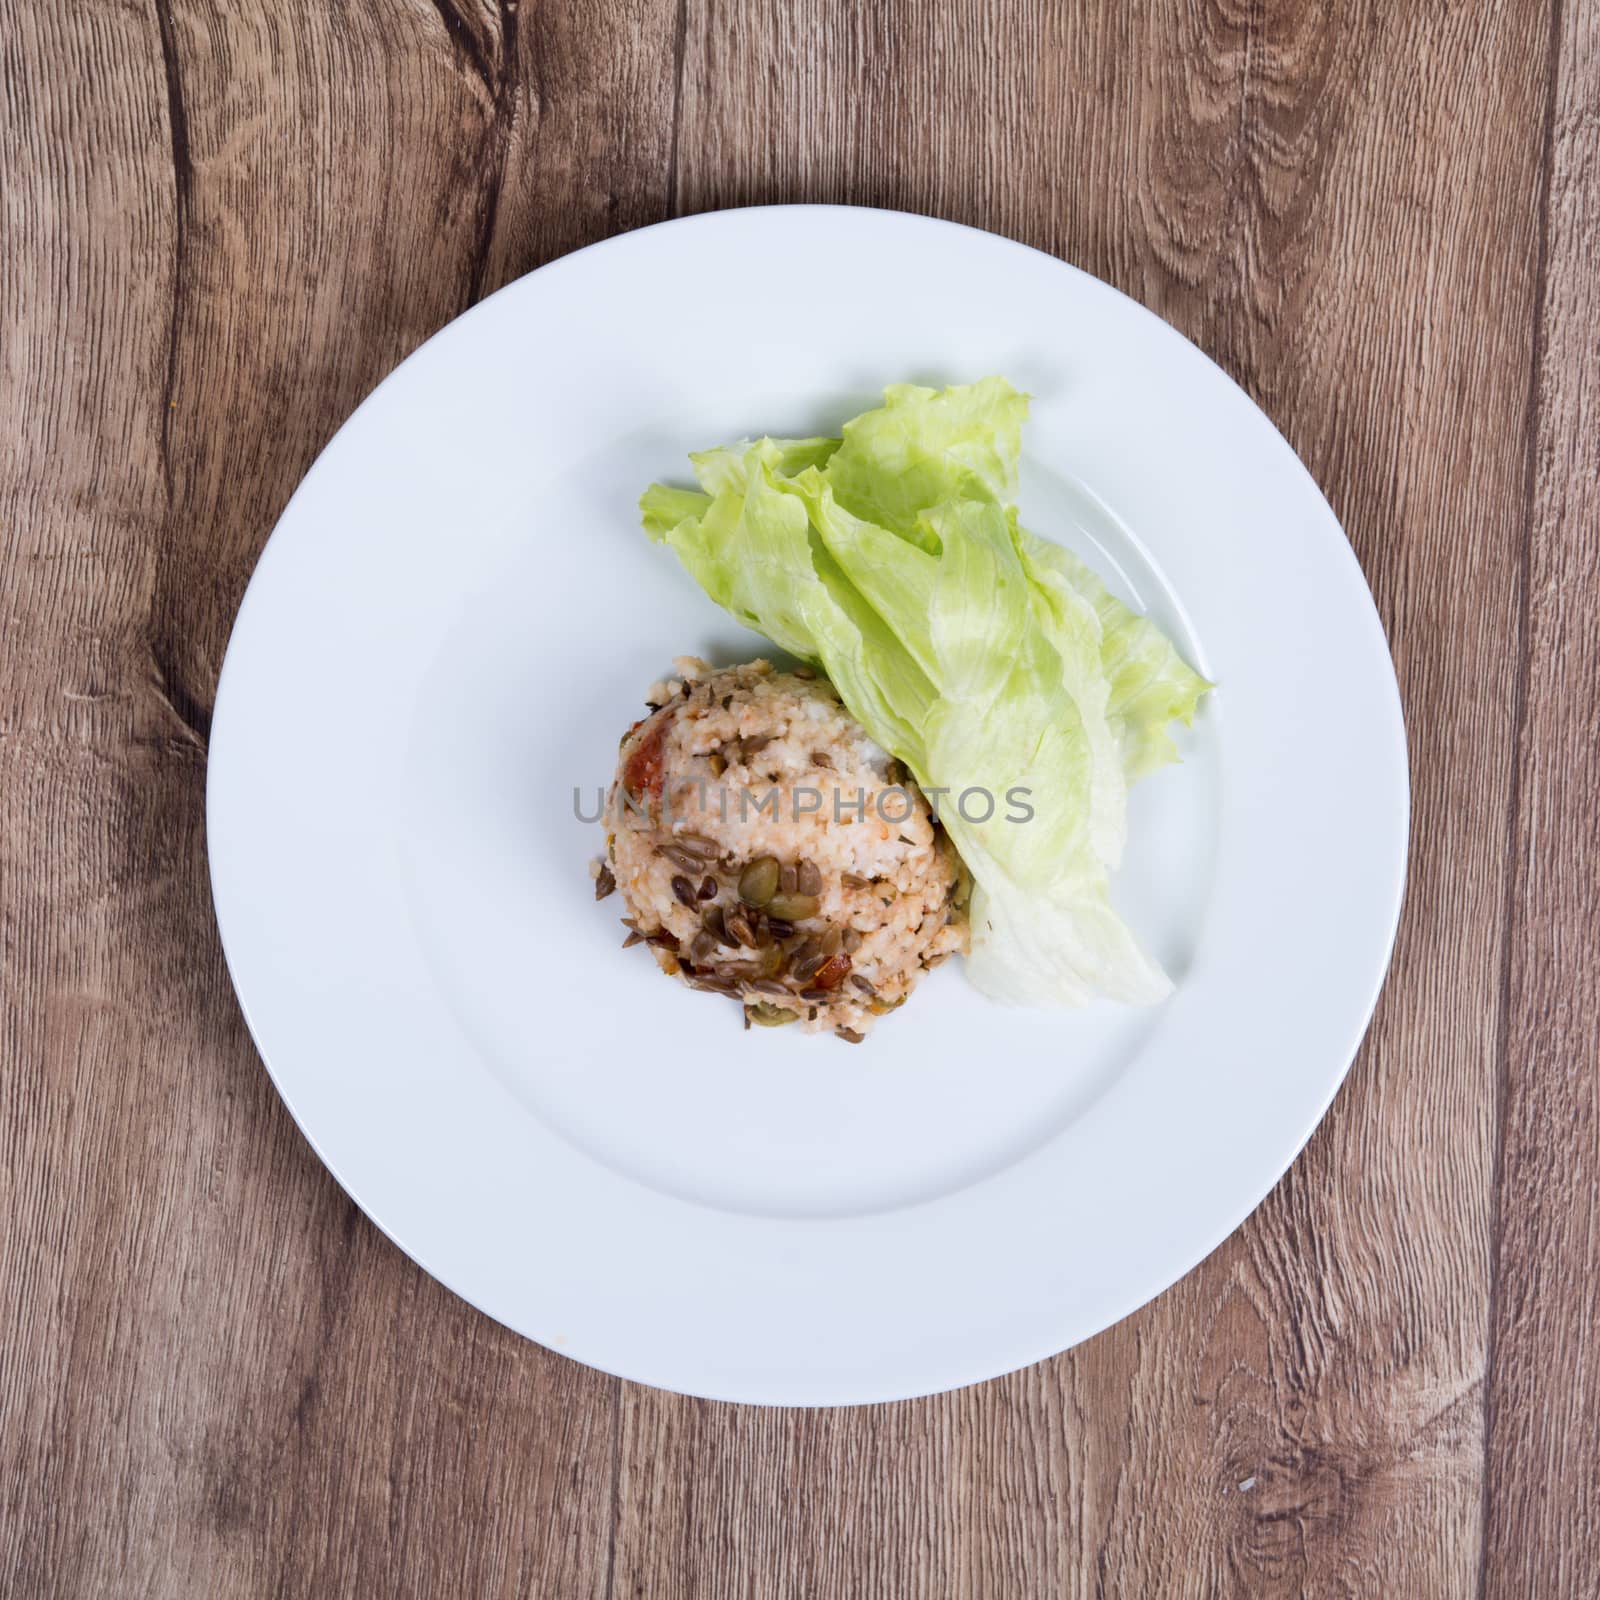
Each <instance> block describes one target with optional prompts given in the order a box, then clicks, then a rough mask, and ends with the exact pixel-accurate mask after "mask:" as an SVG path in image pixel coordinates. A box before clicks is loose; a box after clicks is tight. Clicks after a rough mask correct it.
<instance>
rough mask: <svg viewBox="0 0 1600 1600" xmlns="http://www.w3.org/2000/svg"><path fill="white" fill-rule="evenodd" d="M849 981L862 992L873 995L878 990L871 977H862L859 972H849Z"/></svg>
mask: <svg viewBox="0 0 1600 1600" xmlns="http://www.w3.org/2000/svg"><path fill="white" fill-rule="evenodd" d="M850 982H851V983H852V984H854V985H855V987H856V988H858V989H859V990H860V991H861V992H862V994H865V995H875V994H876V993H877V992H878V986H877V984H875V983H874V982H873V981H872V979H871V978H864V977H862V975H861V974H860V973H859V972H852V973H851V974H850Z"/></svg>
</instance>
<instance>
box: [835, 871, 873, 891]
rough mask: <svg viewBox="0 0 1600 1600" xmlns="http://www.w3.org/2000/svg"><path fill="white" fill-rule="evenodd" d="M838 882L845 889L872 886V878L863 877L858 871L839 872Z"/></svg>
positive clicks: (868, 887)
mask: <svg viewBox="0 0 1600 1600" xmlns="http://www.w3.org/2000/svg"><path fill="white" fill-rule="evenodd" d="M839 882H840V883H842V884H843V885H844V886H845V888H847V889H870V888H871V887H872V880H871V879H870V878H863V877H862V876H861V874H860V873H859V872H841V873H840V874H839Z"/></svg>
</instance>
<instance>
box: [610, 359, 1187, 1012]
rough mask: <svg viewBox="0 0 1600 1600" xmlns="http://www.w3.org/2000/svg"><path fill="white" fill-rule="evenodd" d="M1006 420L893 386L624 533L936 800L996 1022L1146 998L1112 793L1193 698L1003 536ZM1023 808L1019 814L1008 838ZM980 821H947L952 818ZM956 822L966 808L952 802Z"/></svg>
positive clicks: (1151, 756)
mask: <svg viewBox="0 0 1600 1600" xmlns="http://www.w3.org/2000/svg"><path fill="white" fill-rule="evenodd" d="M1027 410H1028V399H1027V396H1026V395H1023V394H1020V393H1019V392H1018V391H1017V390H1015V389H1013V388H1012V387H1011V385H1010V384H1009V383H1007V382H1006V381H1005V380H1004V379H1002V378H986V379H983V380H982V381H981V382H978V383H974V384H970V385H964V386H958V387H952V388H949V389H945V390H943V391H938V390H933V389H925V388H918V387H915V386H912V385H897V386H895V387H893V388H890V389H888V390H887V391H885V396H884V404H883V406H881V407H880V408H879V409H877V410H875V411H869V412H866V413H864V414H863V415H862V416H859V417H857V418H855V419H854V420H853V421H851V422H848V423H846V424H845V426H844V428H843V430H842V433H843V436H842V438H839V439H758V440H756V441H755V442H753V443H747V444H741V445H736V446H729V447H724V448H721V449H715V450H707V451H703V452H701V453H699V454H697V455H694V456H693V457H691V460H692V462H693V465H694V471H695V477H696V479H697V480H698V482H699V484H700V490H699V491H698V492H697V491H694V490H686V489H672V488H667V487H665V486H663V485H661V484H655V485H653V486H652V487H651V488H649V489H648V490H646V491H645V494H644V496H643V498H642V499H641V501H640V509H641V511H642V512H643V516H644V526H645V530H646V532H647V533H648V534H649V535H650V537H651V538H652V539H655V540H657V541H659V542H662V543H665V544H667V545H669V546H671V548H672V549H673V550H674V551H675V552H676V553H677V556H678V558H679V560H680V561H682V563H683V565H684V567H685V568H686V569H687V570H688V572H689V573H690V574H691V576H692V577H693V578H694V579H695V581H696V582H697V583H699V585H700V586H701V587H702V588H703V589H704V590H705V591H706V593H707V594H708V595H709V596H710V597H711V598H712V599H713V600H715V601H716V602H717V604H718V605H720V606H722V607H723V608H724V609H725V610H727V611H729V612H730V613H731V614H732V615H734V616H735V617H737V618H738V619H739V620H740V621H741V622H743V623H745V624H747V625H748V626H749V627H751V628H754V629H755V630H756V631H757V632H759V633H762V634H765V635H766V637H767V638H769V639H771V640H772V641H773V643H774V644H776V645H778V646H779V647H780V648H781V649H784V650H786V651H789V652H790V653H791V654H793V655H796V656H799V657H801V658H802V659H804V660H806V661H810V662H813V663H814V664H815V665H816V666H818V667H819V668H820V669H821V670H822V671H824V672H826V673H827V675H828V677H829V678H830V679H831V680H832V681H833V683H834V686H835V687H836V688H837V689H838V691H839V694H840V696H841V698H842V699H843V700H844V703H845V704H846V705H847V706H848V707H849V709H850V711H851V712H852V714H853V715H854V716H855V717H856V718H857V720H858V721H859V722H860V723H861V724H862V726H863V727H865V728H866V730H867V731H868V732H869V733H870V734H871V735H872V737H873V738H874V739H876V740H877V742H878V743H879V744H880V745H882V746H883V748H884V749H886V750H887V751H889V752H890V753H891V754H892V755H894V756H897V757H898V758H899V759H900V760H901V761H903V762H904V763H905V765H906V766H907V767H908V768H909V769H910V770H911V772H912V773H914V774H915V776H916V778H917V781H918V783H919V784H921V785H922V787H923V788H924V790H926V791H928V792H929V794H930V795H932V796H935V797H938V796H941V795H942V796H946V797H949V798H946V799H944V800H943V802H942V803H940V802H938V801H937V798H936V804H937V805H938V810H939V815H940V818H941V820H942V821H943V823H944V825H945V827H946V828H947V829H948V831H949V833H950V835H951V837H952V839H953V840H954V841H955V844H956V847H957V849H959V850H960V852H961V856H962V859H963V860H964V861H965V862H966V864H967V867H968V869H969V870H970V871H971V873H972V876H973V880H974V893H973V900H972V950H971V955H970V957H969V960H968V973H969V976H970V977H971V978H972V980H973V982H974V983H976V984H977V985H978V987H979V988H980V989H982V990H984V991H985V992H986V993H987V994H989V995H991V996H993V997H994V998H996V999H999V1000H1002V1001H1006V1002H1009V1003H1012V1004H1017V1005H1072V1004H1081V1003H1083V1002H1085V1001H1087V1000H1088V999H1090V998H1092V997H1093V996H1095V995H1097V994H1103V995H1107V996H1109V997H1111V998H1113V999H1117V1000H1122V1001H1127V1002H1131V1003H1143V1002H1149V1001H1153V1000H1158V999H1160V998H1161V997H1162V996H1163V995H1164V994H1166V993H1167V992H1168V990H1169V988H1170V983H1169V982H1168V980H1167V977H1166V975H1165V974H1164V973H1163V972H1162V971H1161V968H1160V967H1159V966H1158V965H1157V963H1156V962H1155V961H1153V960H1152V959H1151V958H1150V956H1149V955H1148V954H1146V952H1145V951H1144V950H1143V948H1142V947H1141V946H1140V944H1139V941H1138V940H1137V938H1136V937H1135V936H1134V934H1133V932H1132V931H1131V930H1130V929H1129V928H1128V927H1127V925H1126V924H1125V923H1124V922H1123V921H1122V919H1121V918H1120V917H1119V916H1118V915H1117V913H1116V912H1115V911H1114V910H1113V909H1112V906H1111V902H1110V897H1109V893H1108V878H1109V874H1110V872H1111V871H1112V870H1113V869H1114V868H1115V867H1116V865H1117V863H1118V861H1119V860H1120V858H1121V854H1122V848H1123V839H1124V835H1125V831H1126V817H1127V789H1128V785H1129V783H1131V782H1133V781H1134V780H1135V779H1137V778H1139V777H1141V776H1143V775H1144V774H1145V773H1146V772H1148V771H1150V770H1151V769H1153V768H1154V767H1156V766H1159V765H1160V764H1162V763H1163V762H1166V761H1170V760H1173V759H1175V758H1176V755H1177V751H1176V747H1175V746H1174V744H1173V742H1172V738H1171V735H1170V733H1169V731H1168V727H1169V724H1170V723H1172V722H1173V721H1175V720H1176V721H1180V722H1184V723H1187V722H1189V721H1191V720H1192V718H1193V716H1194V713H1195V708H1196V706H1197V705H1198V704H1199V701H1200V698H1201V696H1202V695H1203V694H1204V693H1205V692H1206V690H1207V689H1208V688H1209V687H1210V686H1209V685H1208V684H1207V683H1206V681H1205V680H1204V679H1203V678H1202V677H1200V676H1199V674H1198V673H1196V672H1195V671H1194V670H1193V669H1192V668H1190V667H1189V666H1188V665H1187V663H1186V662H1184V660H1183V659H1182V657H1180V656H1179V655H1178V653H1177V651H1176V650H1175V649H1174V648H1173V646H1172V644H1171V643H1170V641H1168V640H1167V639H1166V638H1165V637H1164V636H1163V635H1162V633H1161V632H1160V630H1159V629H1157V628H1156V627H1155V626H1154V625H1153V624H1151V623H1150V622H1148V621H1147V620H1145V619H1144V618H1142V617H1139V616H1136V615H1135V614H1134V613H1133V612H1131V611H1130V610H1129V609H1128V608H1127V607H1126V606H1124V605H1123V604H1122V603H1121V602H1120V601H1119V600H1118V599H1117V598H1116V597H1115V596H1114V595H1112V594H1111V592H1110V591H1109V590H1108V589H1107V588H1106V587H1105V585H1104V584H1103V583H1101V582H1100V580H1099V578H1098V577H1096V576H1095V574H1094V573H1093V572H1092V571H1091V570H1090V569H1089V568H1088V567H1087V566H1085V565H1084V563H1083V562H1082V561H1080V560H1079V559H1078V558H1077V557H1076V556H1074V555H1072V554H1071V553H1070V552H1069V551H1067V550H1065V549H1063V548H1062V547H1060V546H1059V545H1055V544H1052V543H1051V542H1049V541H1048V540H1044V539H1040V538H1037V537H1035V536H1034V535H1033V534H1031V533H1029V532H1028V531H1027V530H1026V529H1024V528H1023V527H1021V526H1020V524H1019V523H1018V521H1017V512H1016V507H1015V504H1014V501H1015V496H1016V486H1017V463H1018V459H1019V456H1020V452H1021V438H1022V426H1023V423H1024V421H1025V420H1026V417H1027ZM1019 788H1021V789H1025V790H1027V791H1028V797H1027V804H1028V805H1029V806H1031V808H1032V811H1033V815H1032V817H1031V818H1030V819H1029V820H1027V821H1025V822H1017V821H1013V820H1008V810H1009V808H1008V807H1007V806H1006V804H1005V803H1004V797H1005V796H1006V795H1008V794H1009V793H1011V792H1013V791H1015V790H1017V789H1019ZM969 789H979V790H983V791H986V792H987V793H988V794H989V795H992V796H994V797H995V799H996V804H995V807H994V813H993V815H992V816H991V817H990V818H989V820H987V821H983V822H976V823H974V822H969V821H968V820H967V819H966V817H964V816H963V815H962V814H961V810H960V809H959V808H958V807H957V805H956V804H955V803H954V796H955V795H957V794H959V793H961V792H962V791H965V790H969ZM970 809H971V810H973V811H980V810H982V809H983V807H982V806H981V805H980V804H978V803H974V804H973V805H972V806H971V807H970Z"/></svg>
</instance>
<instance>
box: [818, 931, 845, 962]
mask: <svg viewBox="0 0 1600 1600" xmlns="http://www.w3.org/2000/svg"><path fill="white" fill-rule="evenodd" d="M843 943H844V934H843V932H842V931H841V930H840V929H839V927H838V926H837V925H834V926H832V927H830V928H829V929H828V931H827V932H826V933H824V934H823V936H822V953H823V955H825V956H836V955H838V953H839V946H840V945H841V944H843Z"/></svg>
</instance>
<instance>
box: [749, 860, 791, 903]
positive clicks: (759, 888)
mask: <svg viewBox="0 0 1600 1600" xmlns="http://www.w3.org/2000/svg"><path fill="white" fill-rule="evenodd" d="M781 873H782V868H780V867H779V865H778V858H777V857H776V856H757V857H756V859H755V860H754V861H752V862H751V863H750V865H749V866H747V867H746V868H745V869H744V871H743V872H741V873H740V874H739V898H740V899H741V900H743V901H744V902H745V903H746V904H747V905H752V906H764V905H766V904H767V902H768V901H769V900H771V898H772V897H773V895H775V894H776V893H777V892H778V880H779V877H780V876H781Z"/></svg>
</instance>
